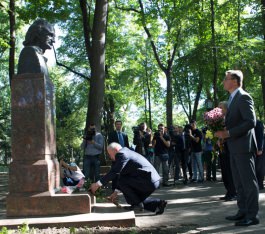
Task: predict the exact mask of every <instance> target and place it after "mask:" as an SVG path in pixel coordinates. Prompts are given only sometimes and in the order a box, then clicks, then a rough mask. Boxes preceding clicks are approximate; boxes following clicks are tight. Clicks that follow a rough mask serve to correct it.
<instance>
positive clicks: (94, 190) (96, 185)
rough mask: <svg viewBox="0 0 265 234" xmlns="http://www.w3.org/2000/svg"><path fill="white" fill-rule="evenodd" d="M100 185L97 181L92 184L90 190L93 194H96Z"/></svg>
mask: <svg viewBox="0 0 265 234" xmlns="http://www.w3.org/2000/svg"><path fill="white" fill-rule="evenodd" d="M99 187H100V186H99V185H98V184H97V183H93V184H91V185H90V188H89V189H88V190H90V191H91V193H92V194H95V192H96V191H97V190H98V188H99Z"/></svg>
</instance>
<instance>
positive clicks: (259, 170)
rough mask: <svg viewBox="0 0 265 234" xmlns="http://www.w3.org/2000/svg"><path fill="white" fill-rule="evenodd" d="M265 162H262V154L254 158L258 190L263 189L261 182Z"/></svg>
mask: <svg viewBox="0 0 265 234" xmlns="http://www.w3.org/2000/svg"><path fill="white" fill-rule="evenodd" d="M264 163H265V160H264V152H263V154H262V155H259V156H256V158H255V169H256V176H257V180H258V185H259V188H260V189H263V188H264V185H263V181H264V174H265V172H264V171H265V165H264Z"/></svg>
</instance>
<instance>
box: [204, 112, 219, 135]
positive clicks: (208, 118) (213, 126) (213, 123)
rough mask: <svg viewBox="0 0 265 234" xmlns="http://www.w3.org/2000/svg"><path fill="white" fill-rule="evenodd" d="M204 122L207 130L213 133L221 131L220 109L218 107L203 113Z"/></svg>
mask: <svg viewBox="0 0 265 234" xmlns="http://www.w3.org/2000/svg"><path fill="white" fill-rule="evenodd" d="M204 121H205V122H206V124H207V126H208V128H209V129H210V130H212V131H213V132H216V131H218V130H222V129H223V128H224V115H223V113H222V109H221V108H219V107H216V108H214V109H213V110H211V111H208V112H205V113H204Z"/></svg>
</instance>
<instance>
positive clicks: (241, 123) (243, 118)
mask: <svg viewBox="0 0 265 234" xmlns="http://www.w3.org/2000/svg"><path fill="white" fill-rule="evenodd" d="M255 125H256V115H255V111H254V105H253V100H252V98H251V97H250V96H249V94H248V93H247V92H245V91H244V90H243V89H241V88H240V89H239V90H238V92H237V93H236V95H235V96H234V98H233V100H232V102H231V104H230V106H229V108H228V111H227V114H226V116H225V126H226V129H227V130H228V131H229V134H230V137H229V138H228V139H227V144H228V147H229V151H230V154H234V153H236V154H240V153H248V152H256V149H257V143H256V138H255V130H254V128H255Z"/></svg>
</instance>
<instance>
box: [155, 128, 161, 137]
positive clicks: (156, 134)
mask: <svg viewBox="0 0 265 234" xmlns="http://www.w3.org/2000/svg"><path fill="white" fill-rule="evenodd" d="M161 132H162V130H160V129H158V130H156V131H155V137H160V134H161Z"/></svg>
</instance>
